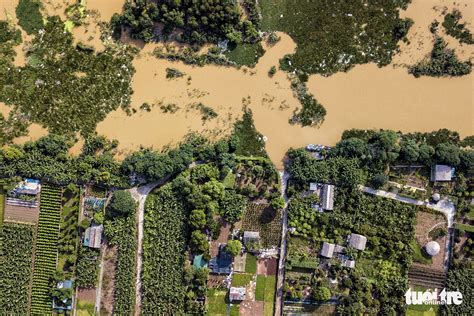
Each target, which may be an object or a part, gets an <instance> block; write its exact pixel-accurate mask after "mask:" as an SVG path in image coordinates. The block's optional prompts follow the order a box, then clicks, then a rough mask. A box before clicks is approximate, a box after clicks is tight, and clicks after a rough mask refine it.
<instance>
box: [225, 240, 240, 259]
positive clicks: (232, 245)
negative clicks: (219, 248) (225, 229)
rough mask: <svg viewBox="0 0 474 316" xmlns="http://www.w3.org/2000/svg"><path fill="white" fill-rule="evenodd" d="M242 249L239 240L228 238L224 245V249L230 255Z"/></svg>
mask: <svg viewBox="0 0 474 316" xmlns="http://www.w3.org/2000/svg"><path fill="white" fill-rule="evenodd" d="M241 249H242V243H241V242H240V241H239V240H229V241H228V242H227V245H226V247H225V250H226V251H227V252H228V253H230V254H231V255H232V256H234V257H235V256H237V255H238V254H239V253H240V250H241Z"/></svg>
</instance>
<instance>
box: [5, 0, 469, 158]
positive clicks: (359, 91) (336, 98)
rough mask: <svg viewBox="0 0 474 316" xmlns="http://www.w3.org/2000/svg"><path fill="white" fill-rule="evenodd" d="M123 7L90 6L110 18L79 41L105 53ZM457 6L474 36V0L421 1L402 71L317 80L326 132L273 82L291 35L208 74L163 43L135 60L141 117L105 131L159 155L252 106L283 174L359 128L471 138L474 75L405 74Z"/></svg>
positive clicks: (123, 118) (105, 126) (223, 128)
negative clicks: (291, 154)
mask: <svg viewBox="0 0 474 316" xmlns="http://www.w3.org/2000/svg"><path fill="white" fill-rule="evenodd" d="M3 1H6V3H10V2H12V3H16V1H9V0H3ZM54 2H55V3H59V4H60V3H62V2H63V1H54ZM66 2H67V1H66ZM122 3H123V1H112V0H110V1H104V0H95V1H91V0H89V1H88V8H89V9H97V10H98V11H99V12H100V17H96V16H95V17H93V18H94V19H95V21H93V22H91V24H90V25H89V26H88V27H87V28H86V29H85V30H83V31H81V30H78V28H76V29H75V30H74V36H75V37H76V39H81V38H82V39H83V40H87V39H90V38H89V37H90V36H91V35H92V39H90V40H89V41H88V42H89V43H92V44H91V45H93V46H94V47H96V48H97V49H99V50H100V49H103V46H100V45H102V43H99V42H97V37H98V36H97V35H98V33H97V32H98V31H97V21H99V20H102V21H107V20H108V19H109V18H110V17H111V16H112V14H113V13H114V12H119V11H120V8H121V5H122ZM453 7H456V8H458V9H459V10H460V11H461V12H462V14H463V20H465V22H467V23H468V28H469V29H471V31H472V12H473V2H472V1H469V0H462V1H459V0H458V1H456V2H455V3H454V1H446V0H413V1H412V4H410V5H409V7H408V10H407V11H406V12H402V15H403V16H406V17H410V18H412V19H413V20H414V22H415V24H414V26H413V27H412V29H410V32H409V34H408V39H409V44H403V43H402V44H401V45H400V47H401V53H400V54H398V55H397V56H395V58H394V60H393V63H392V65H389V66H387V67H384V68H378V67H377V66H376V65H373V64H368V65H360V66H356V67H354V68H353V69H352V70H351V71H349V72H348V73H338V74H335V75H333V76H331V77H328V78H325V77H321V76H311V78H310V80H309V82H308V87H309V89H310V91H311V92H312V93H313V94H314V95H315V96H316V98H317V99H318V100H319V101H320V102H321V103H322V104H324V106H325V107H326V109H327V112H328V114H327V117H326V120H325V122H324V124H323V125H322V126H321V128H319V129H317V128H310V127H305V128H303V127H299V126H291V125H289V124H288V119H289V118H290V116H291V113H292V112H293V110H294V109H295V108H296V107H298V106H299V104H298V101H297V100H296V99H295V98H294V96H293V93H292V91H291V89H290V82H289V81H288V79H287V74H286V73H283V72H281V71H278V72H277V74H276V75H275V76H274V77H273V78H269V77H268V75H267V72H268V70H269V69H270V67H271V66H273V65H278V60H279V59H280V58H281V57H283V56H284V55H285V54H288V53H291V52H292V51H294V49H295V44H294V42H293V41H292V40H291V39H290V38H289V36H287V35H285V34H280V35H281V37H282V40H281V41H280V42H279V43H277V44H276V45H275V46H274V47H271V48H269V47H267V48H266V50H267V52H266V54H265V55H264V56H263V57H262V58H261V59H260V61H259V63H258V64H257V66H256V67H255V69H252V70H245V69H240V70H238V69H234V68H225V67H217V66H206V67H203V68H199V67H191V66H188V65H184V64H182V63H179V62H173V63H172V62H168V61H165V60H158V59H156V58H154V57H153V56H151V54H150V53H151V52H152V51H153V49H154V48H155V47H156V45H146V46H145V47H144V48H143V49H142V51H141V53H140V55H139V56H138V57H137V58H136V59H135V60H134V66H135V68H136V70H137V71H136V74H135V76H134V80H133V89H134V94H133V98H132V107H133V108H134V109H136V110H137V113H136V114H134V115H132V116H127V115H126V114H125V113H124V112H123V111H122V110H117V111H114V112H112V113H110V114H109V116H108V117H107V118H106V119H105V121H103V122H101V123H100V124H99V126H98V128H97V130H98V132H99V133H100V134H104V135H106V136H107V137H109V138H116V139H118V140H119V142H120V147H119V148H120V149H121V150H122V152H123V153H125V152H127V151H130V150H133V149H136V148H138V147H139V146H140V145H143V146H153V147H154V148H157V149H158V148H162V147H163V146H165V145H168V144H173V143H176V142H178V141H180V140H181V139H182V137H183V136H184V135H186V134H187V133H189V132H190V131H198V132H205V133H207V134H208V135H210V136H215V137H221V136H223V135H225V134H226V133H228V132H229V131H230V130H231V128H232V123H233V122H234V121H235V120H236V119H238V118H239V117H240V116H241V115H242V111H241V109H242V105H243V104H248V105H249V107H250V108H251V109H252V111H253V113H254V118H255V124H256V126H257V129H258V130H259V131H260V132H261V133H262V134H264V135H265V136H267V138H268V140H267V150H268V153H269V155H270V157H271V158H272V160H273V161H274V162H275V163H276V165H277V166H278V167H281V159H282V158H283V156H284V153H285V152H286V151H287V149H288V148H289V147H299V146H303V145H305V144H308V143H324V144H334V143H335V142H337V140H338V139H339V138H340V136H341V133H342V132H343V131H344V130H346V129H351V128H386V129H388V128H389V129H394V130H401V131H404V132H410V131H431V130H435V129H439V128H450V129H453V130H456V131H458V132H459V133H460V134H461V136H467V135H470V134H474V122H473V117H474V115H473V114H474V113H473V112H474V109H473V107H474V105H473V75H472V74H471V75H469V76H464V77H460V78H427V77H424V78H418V79H417V78H414V77H413V76H411V75H409V74H408V73H407V70H406V68H404V67H403V65H406V64H414V63H415V62H418V61H420V60H422V59H423V58H424V57H425V56H426V55H427V54H428V53H429V52H430V50H431V48H432V42H433V35H432V34H431V33H430V32H429V30H428V27H429V25H430V23H431V22H432V21H433V20H434V19H435V18H436V19H437V20H438V21H440V22H442V17H441V14H442V12H443V11H446V12H449V11H451V10H452V8H453ZM13 8H14V5H13ZM58 10H59V14H61V10H60V9H57V10H56V11H58ZM62 11H64V10H62ZM48 12H49V11H48ZM81 32H82V33H81ZM439 32H440V33H439V34H440V35H442V36H443V37H444V38H445V39H446V41H447V42H448V44H449V47H452V48H455V49H456V53H457V54H458V56H460V58H461V59H464V60H465V59H469V58H472V57H473V46H467V45H460V44H459V43H458V42H457V41H456V40H455V39H453V38H451V37H449V36H444V35H445V34H444V31H443V28H442V26H440V27H439ZM81 36H86V37H81ZM99 44H100V45H99ZM167 67H173V68H177V69H179V70H181V71H183V72H185V73H186V76H185V77H183V78H179V79H173V80H168V79H166V78H165V69H166V68H167ZM188 76H189V77H190V78H191V79H190V80H188V79H187V78H188ZM243 99H245V100H244V101H243ZM145 102H147V103H149V104H152V105H154V106H153V107H152V109H151V111H150V112H147V111H144V110H140V109H139V107H140V106H141V105H142V104H143V103H145ZM198 102H202V103H203V104H205V105H207V106H210V107H212V108H213V109H214V110H215V111H216V112H218V114H219V116H218V118H216V119H213V120H210V121H208V122H206V123H203V122H202V120H201V118H200V116H201V115H200V113H199V111H198V110H196V109H194V108H193V107H192V105H193V104H195V103H198ZM171 103H172V104H176V106H177V107H179V110H178V111H177V112H176V113H174V114H169V113H168V114H165V113H162V111H161V110H160V108H159V106H160V105H161V104H171ZM0 109H1V105H0ZM36 133H40V134H41V131H35V130H33V128H32V130H31V131H30V135H31V137H33V138H35V137H38V136H39V135H37V134H36ZM76 148H79V146H76Z"/></svg>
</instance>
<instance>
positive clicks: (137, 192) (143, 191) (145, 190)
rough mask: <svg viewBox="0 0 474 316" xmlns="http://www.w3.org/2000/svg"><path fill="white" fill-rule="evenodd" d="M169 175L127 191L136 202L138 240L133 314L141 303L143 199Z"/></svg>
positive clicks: (137, 313) (136, 313)
mask: <svg viewBox="0 0 474 316" xmlns="http://www.w3.org/2000/svg"><path fill="white" fill-rule="evenodd" d="M169 178H170V177H169V176H168V177H165V178H163V179H161V180H159V181H155V182H151V183H148V184H146V185H143V186H140V187H134V188H131V189H130V190H129V191H130V193H131V194H132V196H133V198H134V199H135V200H136V201H137V202H138V212H137V231H138V236H137V237H138V238H137V240H138V242H137V259H136V267H137V271H136V276H137V278H136V281H135V295H136V297H135V315H137V316H138V315H140V307H141V303H142V296H141V287H142V281H141V274H142V263H143V221H144V219H145V201H146V198H147V197H148V194H150V192H151V191H153V189H155V188H156V187H158V186H161V185H163V184H165V183H166V182H167V181H168V180H169Z"/></svg>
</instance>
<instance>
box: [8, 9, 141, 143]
mask: <svg viewBox="0 0 474 316" xmlns="http://www.w3.org/2000/svg"><path fill="white" fill-rule="evenodd" d="M27 56H28V63H27V64H26V65H25V66H23V67H15V66H14V65H13V64H12V63H11V60H8V59H2V61H1V65H0V101H3V102H5V103H6V104H7V105H11V106H12V108H13V111H17V110H18V111H19V112H21V113H22V114H23V115H24V116H25V117H27V118H28V120H29V121H31V122H35V123H39V124H41V125H42V126H44V127H47V128H48V129H49V130H50V131H51V132H56V133H66V134H72V133H74V132H81V134H83V135H89V134H91V133H93V132H94V131H95V127H96V125H97V123H98V122H100V121H102V120H103V119H104V118H105V116H106V115H107V114H108V113H109V112H111V111H113V110H115V109H117V108H118V107H122V108H123V109H127V108H128V106H129V104H130V98H131V93H132V91H131V78H132V76H133V74H134V68H133V66H132V64H131V61H132V59H133V56H134V50H133V49H131V48H126V47H121V46H113V47H112V46H109V47H107V48H106V50H105V51H104V52H101V53H97V54H96V53H94V51H93V50H91V49H88V48H84V47H83V46H80V45H78V46H74V45H73V37H72V34H70V33H69V32H65V31H64V23H63V22H62V21H61V20H60V19H59V18H58V17H56V16H53V17H49V18H48V19H47V23H46V25H45V27H44V32H42V33H41V34H39V35H37V36H36V37H35V38H34V39H33V40H32V43H31V46H30V49H29V51H28V54H27ZM78 73H80V74H84V75H81V76H78V75H77V74H78Z"/></svg>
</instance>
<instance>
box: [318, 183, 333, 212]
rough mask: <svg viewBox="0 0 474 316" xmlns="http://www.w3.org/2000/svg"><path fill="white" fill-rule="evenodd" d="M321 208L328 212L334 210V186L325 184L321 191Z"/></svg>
mask: <svg viewBox="0 0 474 316" xmlns="http://www.w3.org/2000/svg"><path fill="white" fill-rule="evenodd" d="M320 198H321V207H322V208H323V209H324V210H326V211H332V209H333V208H334V185H332V184H325V185H323V188H322V190H321V195H320Z"/></svg>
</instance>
